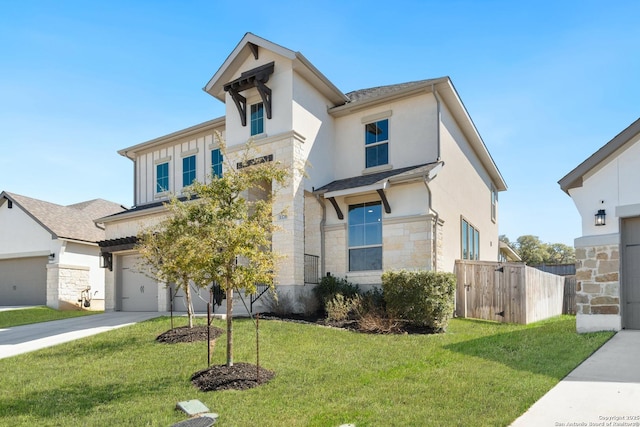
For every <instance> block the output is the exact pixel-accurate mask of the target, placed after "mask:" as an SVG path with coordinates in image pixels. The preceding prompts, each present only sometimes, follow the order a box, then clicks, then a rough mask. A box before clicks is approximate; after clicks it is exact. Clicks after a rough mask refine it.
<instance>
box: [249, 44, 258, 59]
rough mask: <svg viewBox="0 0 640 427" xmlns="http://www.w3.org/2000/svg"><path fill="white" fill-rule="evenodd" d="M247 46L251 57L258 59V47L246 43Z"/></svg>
mask: <svg viewBox="0 0 640 427" xmlns="http://www.w3.org/2000/svg"><path fill="white" fill-rule="evenodd" d="M247 46H249V49H250V50H251V53H253V57H254V58H255V59H258V45H257V44H254V43H247Z"/></svg>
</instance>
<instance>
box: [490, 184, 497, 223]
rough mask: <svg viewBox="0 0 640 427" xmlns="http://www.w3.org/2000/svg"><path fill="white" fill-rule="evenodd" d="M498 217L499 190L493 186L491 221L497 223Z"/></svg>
mask: <svg viewBox="0 0 640 427" xmlns="http://www.w3.org/2000/svg"><path fill="white" fill-rule="evenodd" d="M497 217H498V190H496V187H494V186H493V184H491V220H492V221H493V222H496V218H497Z"/></svg>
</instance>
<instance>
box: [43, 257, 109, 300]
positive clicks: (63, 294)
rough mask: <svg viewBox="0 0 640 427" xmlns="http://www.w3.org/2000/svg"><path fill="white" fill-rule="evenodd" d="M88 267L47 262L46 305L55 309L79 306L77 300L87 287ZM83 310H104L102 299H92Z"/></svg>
mask: <svg viewBox="0 0 640 427" xmlns="http://www.w3.org/2000/svg"><path fill="white" fill-rule="evenodd" d="M89 271H90V269H89V267H85V266H77V265H63V264H47V306H48V307H51V308H55V309H57V310H74V309H79V308H80V303H79V302H78V300H79V299H80V297H81V293H82V291H83V290H84V289H86V288H87V287H89V286H90V285H89V284H90V283H91V282H90V279H89V275H90V274H89ZM83 309H84V310H104V300H103V299H100V300H92V301H91V307H89V308H85V307H83Z"/></svg>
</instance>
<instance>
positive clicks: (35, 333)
mask: <svg viewBox="0 0 640 427" xmlns="http://www.w3.org/2000/svg"><path fill="white" fill-rule="evenodd" d="M165 314H167V313H158V312H145V313H142V312H140V313H129V312H120V311H118V312H108V313H104V314H93V315H90V316H81V317H74V318H71V319H63V320H54V321H51V322H42V323H34V324H32V325H24V326H15V327H13V328H7V329H0V359H3V358H5V357H11V356H15V355H17V354H22V353H27V352H30V351H34V350H40V349H42V348H45V347H51V346H54V345H56V344H61V343H64V342H68V341H73V340H76V339H78V338H84V337H88V336H90V335H96V334H99V333H101V332H106V331H110V330H112V329H117V328H122V327H123V326H128V325H133V324H134V323H137V322H142V321H143V320H148V319H153V318H154V317H158V316H164V315H165Z"/></svg>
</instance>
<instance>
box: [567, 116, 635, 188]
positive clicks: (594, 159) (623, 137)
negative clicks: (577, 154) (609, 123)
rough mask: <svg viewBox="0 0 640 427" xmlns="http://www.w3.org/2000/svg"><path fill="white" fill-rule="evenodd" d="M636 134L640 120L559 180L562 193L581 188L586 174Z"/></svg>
mask: <svg viewBox="0 0 640 427" xmlns="http://www.w3.org/2000/svg"><path fill="white" fill-rule="evenodd" d="M638 133H640V118H638V119H637V120H636V121H635V122H633V123H631V124H630V125H629V126H628V127H627V128H626V129H624V130H623V131H622V132H620V133H619V134H618V135H616V136H615V137H614V138H613V139H612V140H611V141H609V142H607V143H606V144H605V145H603V146H602V147H600V149H599V150H598V151H596V152H595V153H593V154H592V155H591V156H589V157H588V158H587V159H586V160H585V161H584V162H582V163H580V164H579V165H578V166H577V167H576V168H575V169H574V170H572V171H571V172H569V173H568V174H566V175H565V176H564V177H563V178H562V179H560V181H558V184H560V188H562V191H564V192H565V193H567V194H569V190H571V189H572V188H577V187H582V180H583V178H584V176H585V175H586V174H587V173H589V172H590V171H591V170H592V169H594V168H595V167H597V166H598V165H599V164H600V163H602V162H603V161H604V160H606V159H607V158H608V157H609V156H611V155H612V154H614V153H615V152H616V151H617V150H618V149H620V148H622V147H623V146H624V145H625V144H626V143H628V142H629V141H631V139H633V137H635V136H637V135H638Z"/></svg>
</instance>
